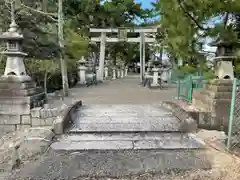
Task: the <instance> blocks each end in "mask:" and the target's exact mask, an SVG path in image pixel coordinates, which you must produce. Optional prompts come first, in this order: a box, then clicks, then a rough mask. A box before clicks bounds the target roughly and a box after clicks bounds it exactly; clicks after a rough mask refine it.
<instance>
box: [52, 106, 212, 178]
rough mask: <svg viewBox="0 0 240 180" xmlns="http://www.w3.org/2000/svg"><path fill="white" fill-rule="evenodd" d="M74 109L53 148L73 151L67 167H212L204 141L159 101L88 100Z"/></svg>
mask: <svg viewBox="0 0 240 180" xmlns="http://www.w3.org/2000/svg"><path fill="white" fill-rule="evenodd" d="M77 113H78V117H77V118H76V119H75V121H74V123H73V125H72V127H70V128H69V129H68V130H67V132H66V133H65V134H63V135H61V136H60V137H59V141H57V142H55V143H53V144H52V145H51V148H52V149H53V151H55V152H59V153H61V152H64V153H66V152H67V153H74V154H75V156H74V159H75V160H74V161H72V163H74V164H71V166H74V167H78V168H79V172H78V174H80V175H81V176H98V177H99V176H112V177H119V176H126V175H132V174H139V173H145V172H153V173H158V172H163V171H168V170H176V169H177V170H189V169H199V168H204V169H205V168H210V167H211V166H210V161H209V159H208V157H207V156H206V155H205V151H204V146H205V145H204V143H203V142H202V141H201V140H200V139H198V138H197V137H196V136H195V135H193V134H191V133H188V132H186V131H185V130H184V129H183V128H181V127H182V122H181V121H180V120H179V119H178V118H176V117H175V116H173V114H172V113H171V112H170V111H168V110H166V109H164V108H163V107H161V106H160V105H89V106H82V107H80V109H79V111H78V112H77Z"/></svg>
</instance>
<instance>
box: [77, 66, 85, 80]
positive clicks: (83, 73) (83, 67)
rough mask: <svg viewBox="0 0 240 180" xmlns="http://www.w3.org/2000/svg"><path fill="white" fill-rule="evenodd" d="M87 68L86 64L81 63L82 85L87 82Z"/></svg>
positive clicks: (79, 71)
mask: <svg viewBox="0 0 240 180" xmlns="http://www.w3.org/2000/svg"><path fill="white" fill-rule="evenodd" d="M86 70H87V67H86V66H84V65H80V66H79V67H78V76H79V82H78V84H80V85H84V84H86Z"/></svg>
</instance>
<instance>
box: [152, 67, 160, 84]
mask: <svg viewBox="0 0 240 180" xmlns="http://www.w3.org/2000/svg"><path fill="white" fill-rule="evenodd" d="M152 71H153V82H152V84H151V86H152V87H157V86H159V84H158V72H159V68H156V67H155V68H153V69H152Z"/></svg>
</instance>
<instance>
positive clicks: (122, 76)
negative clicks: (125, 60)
mask: <svg viewBox="0 0 240 180" xmlns="http://www.w3.org/2000/svg"><path fill="white" fill-rule="evenodd" d="M120 71H121V72H120V74H121V78H124V66H121V69H120Z"/></svg>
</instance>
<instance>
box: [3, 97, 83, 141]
mask: <svg viewBox="0 0 240 180" xmlns="http://www.w3.org/2000/svg"><path fill="white" fill-rule="evenodd" d="M79 105H81V101H74V102H72V103H69V104H68V103H65V104H64V102H61V101H60V100H59V105H58V107H37V108H33V109H31V110H30V113H29V114H24V115H16V114H14V113H13V114H0V137H2V136H4V135H6V134H8V133H11V132H14V131H17V130H22V129H26V128H30V127H48V128H49V129H54V127H55V126H54V124H56V122H58V121H59V120H60V122H63V120H65V121H64V125H63V126H64V127H65V126H67V125H68V124H69V123H70V122H69V121H70V120H72V119H74V118H75V117H70V115H71V114H74V113H72V112H73V111H75V110H76V108H77V107H79ZM50 106H51V105H50Z"/></svg>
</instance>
